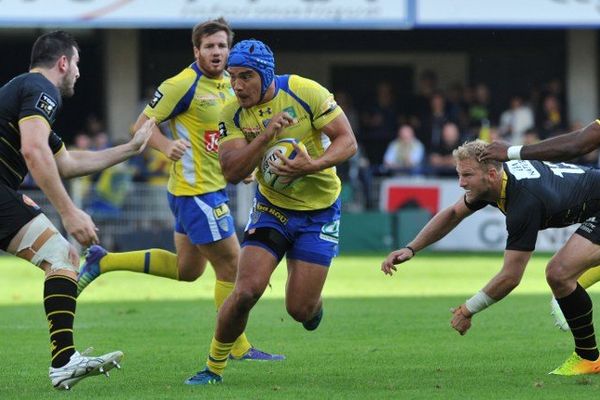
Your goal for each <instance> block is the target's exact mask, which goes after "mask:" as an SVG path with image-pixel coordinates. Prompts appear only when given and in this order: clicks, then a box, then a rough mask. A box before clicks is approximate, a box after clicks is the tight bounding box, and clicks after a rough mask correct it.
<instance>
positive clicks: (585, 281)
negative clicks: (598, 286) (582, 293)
mask: <svg viewBox="0 0 600 400" xmlns="http://www.w3.org/2000/svg"><path fill="white" fill-rule="evenodd" d="M598 281H600V267H594V268H590V269H588V270H587V271H585V272H584V273H583V275H581V276H580V277H579V279H578V280H577V282H579V284H580V285H581V286H582V287H583V288H584V289H587V288H589V287H590V286H592V285H593V284H594V283H596V282H598Z"/></svg>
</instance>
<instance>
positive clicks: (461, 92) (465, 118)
mask: <svg viewBox="0 0 600 400" xmlns="http://www.w3.org/2000/svg"><path fill="white" fill-rule="evenodd" d="M468 109H469V105H468V103H467V101H466V98H465V89H464V87H463V86H462V85H461V84H460V83H458V82H457V83H454V84H452V85H451V86H450V89H449V90H448V93H447V95H446V110H447V112H448V117H449V118H450V120H451V121H454V122H456V124H457V125H458V128H459V129H460V131H461V132H463V131H466V130H467V128H468V127H469V113H468V111H467V110H468Z"/></svg>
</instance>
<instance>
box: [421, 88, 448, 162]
mask: <svg viewBox="0 0 600 400" xmlns="http://www.w3.org/2000/svg"><path fill="white" fill-rule="evenodd" d="M429 110H430V112H429V114H427V115H426V116H425V117H424V119H423V120H422V125H421V135H420V136H419V140H420V141H421V142H422V143H423V145H424V146H425V149H426V150H427V151H431V150H432V149H433V148H437V147H439V146H440V144H441V143H442V129H443V126H444V124H445V123H447V122H449V121H450V116H449V115H448V112H447V109H446V98H445V97H444V94H443V93H442V92H440V91H436V92H434V93H433V94H432V95H431V97H430V99H429Z"/></svg>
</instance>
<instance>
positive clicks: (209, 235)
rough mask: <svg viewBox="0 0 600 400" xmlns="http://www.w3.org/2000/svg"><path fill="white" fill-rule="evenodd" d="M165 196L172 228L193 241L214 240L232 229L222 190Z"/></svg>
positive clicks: (228, 234)
mask: <svg viewBox="0 0 600 400" xmlns="http://www.w3.org/2000/svg"><path fill="white" fill-rule="evenodd" d="M168 196H169V206H170V207H171V212H172V213H173V215H174V216H175V232H177V233H182V234H184V235H187V236H188V237H189V238H190V241H191V242H192V243H193V244H206V243H212V242H216V241H218V240H221V239H225V238H228V237H229V236H231V235H233V234H234V233H235V227H234V225H233V217H232V216H231V212H230V211H229V207H228V206H227V203H228V202H229V198H228V197H227V193H226V192H225V190H219V191H218V192H212V193H206V194H201V195H198V196H175V195H172V194H171V193H168Z"/></svg>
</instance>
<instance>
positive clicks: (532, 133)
mask: <svg viewBox="0 0 600 400" xmlns="http://www.w3.org/2000/svg"><path fill="white" fill-rule="evenodd" d="M539 141H540V134H539V133H538V131H537V130H536V129H535V128H531V129H527V130H526V131H525V133H524V134H523V143H522V144H523V145H528V144H534V143H537V142H539Z"/></svg>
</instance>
